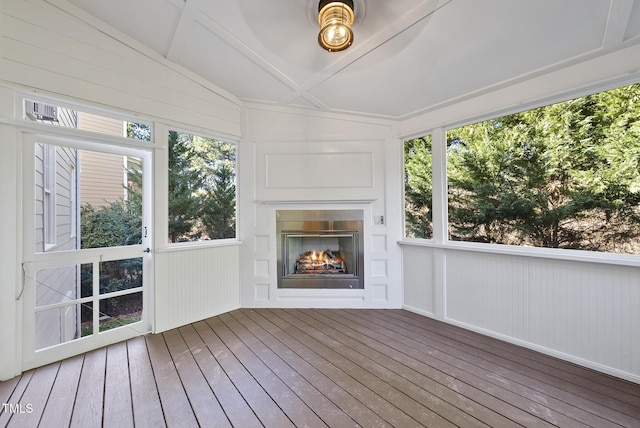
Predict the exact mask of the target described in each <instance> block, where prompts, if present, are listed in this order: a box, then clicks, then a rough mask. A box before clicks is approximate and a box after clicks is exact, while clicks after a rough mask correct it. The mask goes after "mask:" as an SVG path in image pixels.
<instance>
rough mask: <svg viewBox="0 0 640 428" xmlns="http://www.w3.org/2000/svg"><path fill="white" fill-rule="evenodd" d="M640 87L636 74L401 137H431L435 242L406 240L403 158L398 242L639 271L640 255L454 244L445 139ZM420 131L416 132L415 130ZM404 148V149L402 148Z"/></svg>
mask: <svg viewBox="0 0 640 428" xmlns="http://www.w3.org/2000/svg"><path fill="white" fill-rule="evenodd" d="M635 83H640V75H638V74H634V75H633V76H627V77H625V78H624V79H615V80H610V81H607V82H600V83H598V84H594V85H590V86H586V87H582V88H581V89H578V90H571V91H566V92H563V93H559V94H554V95H553V96H547V97H543V98H539V99H535V100H532V101H529V102H521V103H519V104H510V105H509V106H502V108H495V109H493V110H491V111H488V112H482V113H481V114H478V115H468V116H467V117H466V118H464V119H456V120H452V121H450V122H448V123H447V122H446V121H442V122H439V123H438V124H437V125H435V124H434V126H426V127H424V128H422V129H423V130H424V131H415V130H414V131H412V132H411V133H410V134H405V135H401V136H400V137H399V140H400V143H401V144H404V141H406V140H410V139H412V138H420V137H422V136H425V135H431V137H432V151H433V154H432V163H433V180H432V183H433V208H432V209H433V235H434V236H433V238H432V239H424V238H407V237H406V236H405V235H404V230H405V229H404V227H405V225H404V208H405V205H404V197H405V193H404V174H405V171H404V157H403V158H402V160H403V165H402V175H401V176H399V177H398V179H399V181H400V185H401V189H402V206H401V209H402V217H403V236H402V237H401V238H400V240H399V241H398V244H399V245H401V246H418V247H426V248H436V249H438V248H439V249H443V250H458V251H472V252H480V253H491V254H502V255H512V256H522V257H534V258H543V259H556V260H565V261H576V262H588V263H602V264H609V265H620V266H634V267H640V255H635V254H619V253H607V252H595V251H589V250H574V249H566V248H546V247H522V246H516V245H507V244H485V243H478V242H467V241H452V240H450V239H449V233H448V230H449V212H448V175H447V154H446V138H447V137H446V135H447V132H448V131H450V130H453V129H456V128H460V127H463V126H467V125H471V124H475V123H479V122H483V121H488V120H493V119H498V118H500V117H504V116H508V115H511V114H517V113H521V112H525V111H529V110H534V109H536V108H540V107H545V106H549V105H552V104H557V103H562V102H565V101H570V100H572V99H575V98H579V97H585V96H588V95H591V94H595V93H599V92H604V91H608V90H612V89H615V88H619V87H623V86H628V85H631V84H635ZM416 129H417V128H416ZM403 148H404V146H403Z"/></svg>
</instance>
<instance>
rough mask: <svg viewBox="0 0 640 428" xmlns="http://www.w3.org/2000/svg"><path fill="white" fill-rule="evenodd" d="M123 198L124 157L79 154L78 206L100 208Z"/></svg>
mask: <svg viewBox="0 0 640 428" xmlns="http://www.w3.org/2000/svg"><path fill="white" fill-rule="evenodd" d="M124 196H125V169H124V157H123V156H121V155H111V154H106V153H97V152H88V151H86V150H83V151H82V152H81V153H80V204H81V206H84V205H86V204H91V205H92V206H93V207H102V206H106V205H109V203H111V202H113V201H116V200H118V199H124Z"/></svg>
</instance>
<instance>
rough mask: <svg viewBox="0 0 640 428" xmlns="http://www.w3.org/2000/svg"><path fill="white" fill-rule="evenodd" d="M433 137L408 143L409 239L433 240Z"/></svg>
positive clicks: (406, 206) (406, 202)
mask: <svg viewBox="0 0 640 428" xmlns="http://www.w3.org/2000/svg"><path fill="white" fill-rule="evenodd" d="M431 148H432V145H431V136H430V135H426V136H424V137H421V138H414V139H412V140H408V141H405V142H404V215H405V237H407V238H424V239H431V238H433V212H432V202H433V183H432V172H433V167H432V151H431Z"/></svg>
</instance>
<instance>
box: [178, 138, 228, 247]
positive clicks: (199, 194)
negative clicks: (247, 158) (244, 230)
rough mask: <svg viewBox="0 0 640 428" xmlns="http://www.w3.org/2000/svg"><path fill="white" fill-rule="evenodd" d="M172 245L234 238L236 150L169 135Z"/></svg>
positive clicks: (209, 141) (208, 140)
mask: <svg viewBox="0 0 640 428" xmlns="http://www.w3.org/2000/svg"><path fill="white" fill-rule="evenodd" d="M169 148H170V153H169V238H170V241H171V242H178V241H186V240H195V239H221V238H232V237H235V213H236V197H235V193H236V191H235V147H234V145H232V144H229V143H225V142H222V141H219V140H215V139H211V138H204V137H200V136H194V135H189V134H183V133H176V132H171V133H170V135H169Z"/></svg>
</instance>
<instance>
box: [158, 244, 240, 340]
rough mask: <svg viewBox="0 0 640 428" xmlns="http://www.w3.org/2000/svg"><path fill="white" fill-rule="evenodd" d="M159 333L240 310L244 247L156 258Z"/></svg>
mask: <svg viewBox="0 0 640 428" xmlns="http://www.w3.org/2000/svg"><path fill="white" fill-rule="evenodd" d="M155 257H156V259H155V263H156V293H155V301H156V307H155V309H156V313H155V316H156V325H155V332H156V333H159V332H162V331H165V330H169V329H171V328H175V327H179V326H182V325H185V324H188V323H191V322H195V321H199V320H201V319H204V318H208V317H211V316H214V315H218V314H221V313H223V312H227V311H230V310H233V309H237V308H239V307H240V266H239V264H240V262H239V260H240V246H239V245H237V244H231V245H228V246H214V247H202V246H200V247H198V246H194V247H191V248H188V249H186V248H175V249H166V250H163V251H161V252H158V253H156V255H155Z"/></svg>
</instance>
